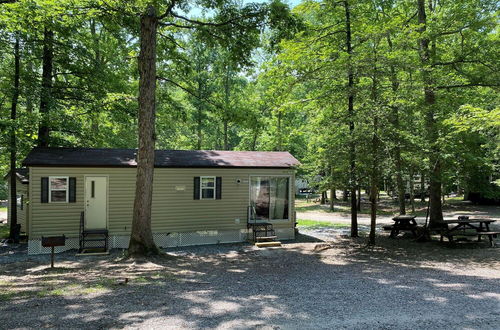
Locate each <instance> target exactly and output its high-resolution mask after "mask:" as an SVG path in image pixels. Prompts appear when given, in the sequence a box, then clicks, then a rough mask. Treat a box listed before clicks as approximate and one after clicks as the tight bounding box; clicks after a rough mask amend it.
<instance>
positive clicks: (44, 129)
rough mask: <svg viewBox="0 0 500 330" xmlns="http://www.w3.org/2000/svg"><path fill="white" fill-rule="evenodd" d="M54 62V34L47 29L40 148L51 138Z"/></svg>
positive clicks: (39, 131) (41, 97) (43, 62)
mask: <svg viewBox="0 0 500 330" xmlns="http://www.w3.org/2000/svg"><path fill="white" fill-rule="evenodd" d="M53 61H54V32H53V31H52V30H50V29H49V28H47V27H45V28H44V31H43V54H42V88H41V89H40V115H41V121H40V124H39V126H38V146H39V147H48V146H49V137H50V128H49V125H50V108H51V105H52V74H53V72H52V70H53V69H52V67H53Z"/></svg>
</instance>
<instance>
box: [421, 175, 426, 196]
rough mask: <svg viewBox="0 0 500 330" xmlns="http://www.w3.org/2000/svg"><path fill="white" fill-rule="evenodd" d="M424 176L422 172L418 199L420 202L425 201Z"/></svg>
mask: <svg viewBox="0 0 500 330" xmlns="http://www.w3.org/2000/svg"><path fill="white" fill-rule="evenodd" d="M425 191H426V189H425V176H424V173H423V172H422V173H421V174H420V194H421V195H420V201H421V202H422V203H425Z"/></svg>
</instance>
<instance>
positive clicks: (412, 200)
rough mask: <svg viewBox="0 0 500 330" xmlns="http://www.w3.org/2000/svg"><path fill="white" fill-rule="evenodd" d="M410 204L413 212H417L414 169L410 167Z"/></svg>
mask: <svg viewBox="0 0 500 330" xmlns="http://www.w3.org/2000/svg"><path fill="white" fill-rule="evenodd" d="M410 204H411V212H412V213H415V180H414V175H413V170H411V169H410Z"/></svg>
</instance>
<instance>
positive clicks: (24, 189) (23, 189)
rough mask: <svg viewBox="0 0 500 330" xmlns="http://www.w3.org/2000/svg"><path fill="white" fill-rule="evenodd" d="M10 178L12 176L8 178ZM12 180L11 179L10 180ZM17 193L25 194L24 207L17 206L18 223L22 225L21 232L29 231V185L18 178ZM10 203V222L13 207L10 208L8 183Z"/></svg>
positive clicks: (8, 204) (8, 214)
mask: <svg viewBox="0 0 500 330" xmlns="http://www.w3.org/2000/svg"><path fill="white" fill-rule="evenodd" d="M8 180H10V178H9V179H8ZM9 182H10V181H9ZM16 186H17V187H16V188H17V193H16V195H23V209H22V210H21V208H20V207H18V208H17V223H18V224H20V225H21V232H27V231H28V228H27V219H28V205H29V203H28V185H27V184H23V183H21V181H19V180H17V185H16ZM8 194H9V195H8V199H9V201H8V203H7V223H9V224H10V217H11V215H10V214H11V208H10V183H9V184H8Z"/></svg>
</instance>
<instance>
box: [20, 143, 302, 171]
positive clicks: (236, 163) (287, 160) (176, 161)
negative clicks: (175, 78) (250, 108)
mask: <svg viewBox="0 0 500 330" xmlns="http://www.w3.org/2000/svg"><path fill="white" fill-rule="evenodd" d="M136 154H137V150H136V149H89V148H41V147H37V148H34V149H33V150H31V151H30V153H29V154H28V156H27V157H26V159H25V160H24V161H23V166H82V167H92V166H96V167H97V166H112V167H129V166H137V163H136ZM299 164H300V163H299V161H298V160H297V159H295V158H294V157H293V156H292V155H291V154H290V153H288V152H281V151H280V152H275V151H215V150H157V151H155V167H261V168H262V167H263V168H289V167H293V166H297V165H299Z"/></svg>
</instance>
